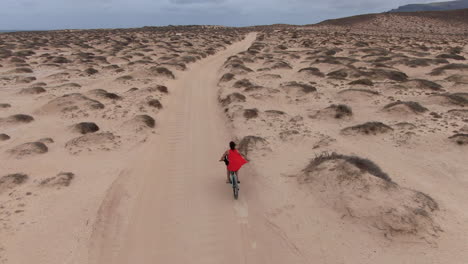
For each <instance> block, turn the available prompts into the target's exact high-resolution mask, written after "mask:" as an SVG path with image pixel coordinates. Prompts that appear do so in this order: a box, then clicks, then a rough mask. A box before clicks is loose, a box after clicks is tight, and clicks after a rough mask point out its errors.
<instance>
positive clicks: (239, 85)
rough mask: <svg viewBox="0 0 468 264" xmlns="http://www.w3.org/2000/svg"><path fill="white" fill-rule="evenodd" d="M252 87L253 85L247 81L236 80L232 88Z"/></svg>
mask: <svg viewBox="0 0 468 264" xmlns="http://www.w3.org/2000/svg"><path fill="white" fill-rule="evenodd" d="M253 86H255V85H254V84H253V83H252V82H250V80H248V79H242V80H238V81H236V82H235V83H234V85H233V87H234V88H251V87H253Z"/></svg>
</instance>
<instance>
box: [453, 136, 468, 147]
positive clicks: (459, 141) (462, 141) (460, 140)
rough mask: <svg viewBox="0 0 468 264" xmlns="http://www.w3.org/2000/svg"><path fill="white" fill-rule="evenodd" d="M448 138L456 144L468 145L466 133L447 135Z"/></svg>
mask: <svg viewBox="0 0 468 264" xmlns="http://www.w3.org/2000/svg"><path fill="white" fill-rule="evenodd" d="M449 139H450V140H451V141H452V142H455V143H457V144H458V145H468V134H455V135H453V136H451V137H449Z"/></svg>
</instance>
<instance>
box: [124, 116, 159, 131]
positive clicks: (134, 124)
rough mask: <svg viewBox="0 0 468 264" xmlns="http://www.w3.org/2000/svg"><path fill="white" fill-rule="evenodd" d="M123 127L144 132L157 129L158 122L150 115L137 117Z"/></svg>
mask: <svg viewBox="0 0 468 264" xmlns="http://www.w3.org/2000/svg"><path fill="white" fill-rule="evenodd" d="M122 127H123V128H125V129H129V130H131V131H142V130H145V129H150V128H154V127H156V121H155V120H154V118H152V117H151V116H149V115H137V116H135V117H134V118H132V119H130V120H128V121H126V122H125V123H123V125H122Z"/></svg>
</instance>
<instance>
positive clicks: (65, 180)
mask: <svg viewBox="0 0 468 264" xmlns="http://www.w3.org/2000/svg"><path fill="white" fill-rule="evenodd" d="M74 178H75V174H74V173H71V172H61V173H59V174H57V176H55V177H51V178H47V179H44V180H42V181H41V182H40V183H39V185H40V186H43V187H55V188H60V187H67V186H70V184H71V182H72V180H73V179H74Z"/></svg>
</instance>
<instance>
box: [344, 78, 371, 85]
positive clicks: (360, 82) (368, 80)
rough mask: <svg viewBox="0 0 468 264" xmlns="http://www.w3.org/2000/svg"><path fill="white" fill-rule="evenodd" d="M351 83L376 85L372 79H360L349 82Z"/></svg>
mask: <svg viewBox="0 0 468 264" xmlns="http://www.w3.org/2000/svg"><path fill="white" fill-rule="evenodd" d="M349 84H350V85H364V86H374V83H373V82H372V81H371V80H370V79H359V80H355V81H352V82H350V83H349Z"/></svg>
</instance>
